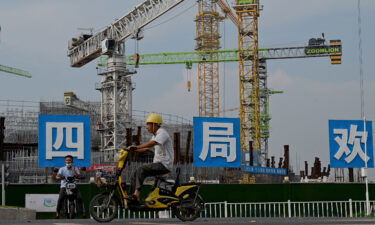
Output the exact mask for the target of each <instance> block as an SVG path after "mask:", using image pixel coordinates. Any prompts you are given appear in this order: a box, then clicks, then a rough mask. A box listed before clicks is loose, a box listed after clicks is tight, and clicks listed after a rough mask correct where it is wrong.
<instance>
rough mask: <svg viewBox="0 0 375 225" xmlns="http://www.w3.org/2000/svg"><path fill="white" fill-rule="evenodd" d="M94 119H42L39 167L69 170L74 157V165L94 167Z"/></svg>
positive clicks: (56, 117)
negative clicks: (68, 158)
mask: <svg viewBox="0 0 375 225" xmlns="http://www.w3.org/2000/svg"><path fill="white" fill-rule="evenodd" d="M90 145H91V143H90V116H76V115H40V116H39V167H62V166H65V156H66V155H72V156H73V158H74V165H75V166H77V167H89V166H90V165H91V160H90V158H91V156H90V154H91V146H90Z"/></svg>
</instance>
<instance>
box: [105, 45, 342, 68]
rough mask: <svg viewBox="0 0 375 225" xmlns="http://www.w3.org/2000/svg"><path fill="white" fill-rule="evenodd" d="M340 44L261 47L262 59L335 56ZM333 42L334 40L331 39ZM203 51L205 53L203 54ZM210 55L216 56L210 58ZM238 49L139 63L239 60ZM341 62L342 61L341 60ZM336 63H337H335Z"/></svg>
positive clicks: (160, 56)
mask: <svg viewBox="0 0 375 225" xmlns="http://www.w3.org/2000/svg"><path fill="white" fill-rule="evenodd" d="M336 42H339V43H340V44H329V45H319V46H310V45H307V46H299V47H280V48H260V49H259V58H260V59H266V60H269V59H289V58H290V59H291V58H310V57H333V56H336V55H341V54H342V46H341V42H340V41H336ZM331 43H332V41H331ZM202 53H203V54H202ZM210 55H215V57H212V58H210V57H209V56H210ZM237 61H238V49H229V50H212V51H192V52H164V53H151V54H142V55H139V65H155V64H187V63H203V62H237ZM340 62H341V61H340ZM135 64H136V62H135V60H134V57H133V56H127V57H126V65H135ZM335 64H336V63H335ZM106 65H107V57H106V56H102V57H101V58H100V60H99V62H98V66H106Z"/></svg>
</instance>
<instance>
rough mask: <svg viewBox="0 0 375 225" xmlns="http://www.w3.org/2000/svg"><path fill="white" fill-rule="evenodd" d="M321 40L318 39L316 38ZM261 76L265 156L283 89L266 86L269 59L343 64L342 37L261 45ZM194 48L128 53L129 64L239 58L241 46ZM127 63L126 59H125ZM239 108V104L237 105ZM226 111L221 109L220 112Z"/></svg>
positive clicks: (183, 62)
mask: <svg viewBox="0 0 375 225" xmlns="http://www.w3.org/2000/svg"><path fill="white" fill-rule="evenodd" d="M317 40H319V41H317ZM258 52H259V71H258V73H259V78H260V80H261V81H262V82H260V84H261V86H260V91H259V95H260V100H261V102H260V104H261V105H262V110H261V112H260V120H261V123H260V128H259V129H260V133H261V135H260V138H261V143H262V146H263V149H262V151H261V152H260V151H258V152H260V153H262V155H263V158H267V153H268V139H269V134H270V132H269V121H270V119H271V117H270V115H269V96H270V95H272V94H280V93H281V92H280V91H273V90H270V89H268V86H267V78H268V75H267V61H268V60H271V59H293V58H313V57H328V58H330V60H331V64H341V55H342V45H341V41H340V40H330V41H329V43H326V41H325V40H324V39H319V38H318V39H315V38H311V39H310V40H309V41H308V44H307V45H304V46H289V47H279V48H259V49H258ZM203 53H204V54H202V51H192V52H168V53H153V54H142V55H139V59H138V61H137V62H135V60H134V57H131V56H128V57H126V64H127V65H135V64H139V65H155V64H186V65H189V68H191V65H192V64H194V63H206V62H238V61H240V55H239V50H238V49H231V50H211V51H209V50H207V51H203ZM207 55H216V57H215V58H206V56H207ZM123 64H125V62H123ZM106 65H107V58H106V57H102V58H101V59H100V60H99V62H98V66H106ZM236 109H238V110H240V108H236ZM223 111H226V110H220V111H219V113H221V112H223Z"/></svg>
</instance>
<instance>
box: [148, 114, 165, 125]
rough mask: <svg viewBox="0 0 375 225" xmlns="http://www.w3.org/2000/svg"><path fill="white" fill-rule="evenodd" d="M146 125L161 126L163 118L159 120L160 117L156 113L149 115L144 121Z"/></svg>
mask: <svg viewBox="0 0 375 225" xmlns="http://www.w3.org/2000/svg"><path fill="white" fill-rule="evenodd" d="M146 123H157V124H162V123H163V118H161V115H159V114H157V113H151V114H150V115H149V116H148V117H147V120H146Z"/></svg>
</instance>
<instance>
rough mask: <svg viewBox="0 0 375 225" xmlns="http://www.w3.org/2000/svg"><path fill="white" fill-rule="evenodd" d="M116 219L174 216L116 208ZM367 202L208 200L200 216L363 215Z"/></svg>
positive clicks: (374, 210)
mask: <svg viewBox="0 0 375 225" xmlns="http://www.w3.org/2000/svg"><path fill="white" fill-rule="evenodd" d="M374 206H375V201H374V200H372V201H370V215H369V216H375V208H374ZM117 215H118V219H156V218H170V217H175V216H174V215H173V213H172V210H165V211H161V212H133V211H129V210H126V209H122V210H120V209H119V210H118V213H117ZM365 216H366V201H353V200H351V199H349V200H348V201H312V202H292V201H287V202H256V203H255V202H254V203H229V202H209V203H206V204H205V210H204V211H202V212H201V216H200V217H201V218H229V217H365Z"/></svg>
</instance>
